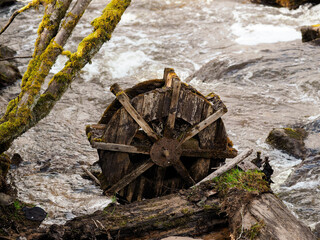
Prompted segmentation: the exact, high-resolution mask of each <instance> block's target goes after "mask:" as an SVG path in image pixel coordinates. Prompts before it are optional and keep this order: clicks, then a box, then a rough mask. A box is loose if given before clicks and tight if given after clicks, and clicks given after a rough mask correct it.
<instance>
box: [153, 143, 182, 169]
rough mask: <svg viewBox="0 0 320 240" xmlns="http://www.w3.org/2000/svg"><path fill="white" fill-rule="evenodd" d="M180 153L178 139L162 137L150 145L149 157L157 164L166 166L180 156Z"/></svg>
mask: <svg viewBox="0 0 320 240" xmlns="http://www.w3.org/2000/svg"><path fill="white" fill-rule="evenodd" d="M181 153H182V150H181V147H180V146H179V141H178V140H176V139H170V138H166V137H164V138H161V139H160V140H159V141H157V142H155V143H154V144H153V145H152V147H151V150H150V157H151V160H152V161H153V162H154V163H155V164H157V165H158V166H160V167H168V166H171V165H172V164H173V163H174V162H175V160H176V159H179V158H180V156H181Z"/></svg>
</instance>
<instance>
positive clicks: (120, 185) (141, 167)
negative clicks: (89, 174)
mask: <svg viewBox="0 0 320 240" xmlns="http://www.w3.org/2000/svg"><path fill="white" fill-rule="evenodd" d="M153 165H154V163H153V162H152V161H151V159H149V160H147V161H145V162H144V163H142V164H140V165H139V166H138V167H137V168H136V169H134V170H133V171H132V172H130V173H129V174H127V175H125V176H123V177H122V178H121V179H120V181H118V182H117V183H116V184H114V185H113V186H112V187H110V188H109V189H107V190H106V192H107V193H109V194H114V193H116V192H118V191H119V190H121V189H123V188H124V187H126V186H127V185H128V184H129V183H131V182H132V181H133V180H135V179H136V178H137V177H139V176H140V175H141V174H142V173H144V172H145V171H147V170H148V169H149V168H151V167H152V166H153Z"/></svg>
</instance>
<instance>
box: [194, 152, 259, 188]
mask: <svg viewBox="0 0 320 240" xmlns="http://www.w3.org/2000/svg"><path fill="white" fill-rule="evenodd" d="M252 152H253V150H252V149H247V150H244V151H243V152H242V153H241V154H239V155H238V156H237V157H235V158H234V159H232V161H230V162H228V163H226V164H225V165H223V166H221V167H220V168H218V169H217V170H216V171H214V172H213V173H211V174H210V175H208V176H207V177H205V178H204V179H202V180H201V181H200V182H198V183H197V184H196V186H197V185H199V184H200V183H202V182H205V181H208V180H211V179H213V178H215V177H219V176H220V175H221V174H223V173H225V172H226V171H228V170H230V169H232V168H234V167H235V166H236V165H237V164H239V163H240V162H242V161H243V160H244V159H246V158H247V157H248V156H250V155H251V153H252Z"/></svg>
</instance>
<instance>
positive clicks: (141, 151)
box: [91, 141, 150, 154]
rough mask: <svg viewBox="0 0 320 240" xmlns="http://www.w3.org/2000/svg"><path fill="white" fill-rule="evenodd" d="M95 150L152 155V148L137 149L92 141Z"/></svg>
mask: <svg viewBox="0 0 320 240" xmlns="http://www.w3.org/2000/svg"><path fill="white" fill-rule="evenodd" d="M91 145H92V147H93V148H96V149H101V150H107V151H114V152H125V153H138V154H150V148H148V147H136V146H131V145H125V144H118V143H104V142H95V141H91Z"/></svg>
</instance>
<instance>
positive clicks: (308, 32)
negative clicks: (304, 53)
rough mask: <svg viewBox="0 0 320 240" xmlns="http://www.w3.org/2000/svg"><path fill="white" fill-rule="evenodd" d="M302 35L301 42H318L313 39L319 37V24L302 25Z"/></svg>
mask: <svg viewBox="0 0 320 240" xmlns="http://www.w3.org/2000/svg"><path fill="white" fill-rule="evenodd" d="M300 31H301V35H302V42H311V41H314V42H318V41H315V40H317V39H319V38H320V24H318V25H312V26H303V27H301V29H300Z"/></svg>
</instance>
